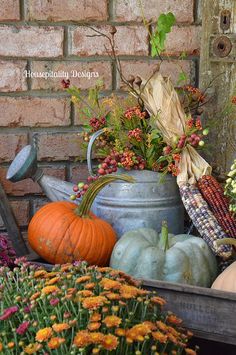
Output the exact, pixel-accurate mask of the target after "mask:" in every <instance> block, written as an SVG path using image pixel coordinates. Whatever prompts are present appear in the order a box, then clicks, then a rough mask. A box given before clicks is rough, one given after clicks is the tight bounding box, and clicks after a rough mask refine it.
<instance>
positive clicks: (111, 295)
mask: <svg viewBox="0 0 236 355" xmlns="http://www.w3.org/2000/svg"><path fill="white" fill-rule="evenodd" d="M106 297H107V298H108V299H109V300H111V301H115V300H119V299H120V295H119V294H118V293H113V292H109V293H107V294H106Z"/></svg>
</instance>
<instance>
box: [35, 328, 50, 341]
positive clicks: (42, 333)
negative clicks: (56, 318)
mask: <svg viewBox="0 0 236 355" xmlns="http://www.w3.org/2000/svg"><path fill="white" fill-rule="evenodd" d="M51 336H52V328H51V327H47V328H43V329H40V330H38V331H37V333H36V336H35V339H36V340H37V341H39V342H40V343H41V342H43V341H46V340H48V339H49V338H50V337H51Z"/></svg>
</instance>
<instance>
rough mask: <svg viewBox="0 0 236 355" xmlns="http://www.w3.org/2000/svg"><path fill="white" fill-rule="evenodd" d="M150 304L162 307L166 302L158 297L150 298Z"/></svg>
mask: <svg viewBox="0 0 236 355" xmlns="http://www.w3.org/2000/svg"><path fill="white" fill-rule="evenodd" d="M151 302H152V303H155V304H159V305H160V306H164V305H165V304H166V300H164V299H163V298H161V297H158V296H155V297H152V298H151Z"/></svg>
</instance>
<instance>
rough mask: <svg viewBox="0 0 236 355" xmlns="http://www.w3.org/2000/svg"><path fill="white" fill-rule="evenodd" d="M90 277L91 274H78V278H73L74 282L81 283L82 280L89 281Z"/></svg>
mask: <svg viewBox="0 0 236 355" xmlns="http://www.w3.org/2000/svg"><path fill="white" fill-rule="evenodd" d="M90 279H91V276H89V275H85V276H80V277H78V279H76V280H75V283H76V284H81V283H83V282H86V281H89V280H90Z"/></svg>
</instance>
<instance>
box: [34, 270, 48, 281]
mask: <svg viewBox="0 0 236 355" xmlns="http://www.w3.org/2000/svg"><path fill="white" fill-rule="evenodd" d="M46 274H47V271H46V270H36V271H35V273H34V278H35V279H37V278H40V277H43V276H44V275H46Z"/></svg>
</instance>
